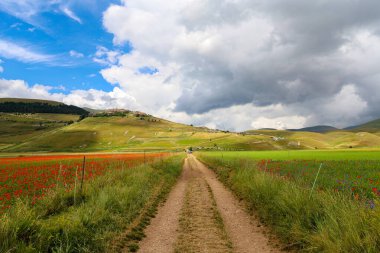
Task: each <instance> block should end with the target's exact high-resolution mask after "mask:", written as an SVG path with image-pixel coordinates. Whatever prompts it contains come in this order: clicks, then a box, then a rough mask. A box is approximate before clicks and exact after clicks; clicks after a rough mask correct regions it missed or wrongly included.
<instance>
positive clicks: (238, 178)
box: [199, 153, 380, 252]
mask: <svg viewBox="0 0 380 253" xmlns="http://www.w3.org/2000/svg"><path fill="white" fill-rule="evenodd" d="M199 157H200V159H201V160H202V161H203V162H205V163H206V164H207V165H209V166H210V167H212V168H213V169H214V170H215V171H216V173H217V174H218V175H219V176H220V178H221V180H222V181H223V182H224V183H225V184H226V185H228V186H229V187H230V188H231V189H232V190H233V191H234V192H235V193H236V194H237V195H238V196H239V197H240V198H242V199H244V200H245V201H246V203H247V205H248V207H249V208H250V209H251V210H255V212H256V213H257V214H258V216H259V217H260V219H261V220H262V222H264V223H265V224H267V225H269V226H270V227H271V228H272V229H273V231H274V232H275V233H276V234H277V235H278V236H279V237H280V238H281V239H282V240H283V241H284V242H285V243H286V244H287V245H288V248H295V249H297V250H301V251H305V252H380V203H379V201H378V200H375V204H376V205H377V207H375V208H373V209H371V208H369V207H367V206H365V205H363V204H361V203H360V202H358V201H355V200H353V199H352V197H351V196H349V195H347V194H345V193H339V192H338V193H336V192H333V191H330V190H328V189H326V190H324V191H316V192H314V193H313V195H311V197H310V189H306V188H305V187H301V186H300V185H298V184H297V183H296V182H294V181H288V180H284V179H282V178H280V177H277V176H272V175H270V174H268V173H265V172H263V171H260V170H258V169H256V168H255V167H253V166H252V164H251V166H250V163H246V164H244V163H242V162H241V161H240V160H238V159H232V158H229V159H226V158H224V159H222V158H221V157H211V156H208V155H207V153H204V154H201V155H199Z"/></svg>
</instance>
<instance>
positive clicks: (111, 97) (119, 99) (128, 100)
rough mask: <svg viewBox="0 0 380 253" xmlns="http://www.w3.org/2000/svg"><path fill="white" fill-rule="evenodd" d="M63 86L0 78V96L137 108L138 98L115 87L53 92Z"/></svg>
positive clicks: (102, 107) (100, 106)
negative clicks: (33, 83)
mask: <svg viewBox="0 0 380 253" xmlns="http://www.w3.org/2000/svg"><path fill="white" fill-rule="evenodd" d="M57 88H58V89H59V88H61V87H52V86H49V85H41V84H35V85H29V84H28V83H26V82H25V81H23V80H6V79H0V97H14V98H36V99H47V100H55V101H60V102H63V103H66V104H72V105H77V106H81V107H89V108H94V109H104V108H131V109H135V110H136V109H137V104H136V100H135V99H134V98H133V97H131V96H129V95H128V94H126V93H125V92H124V91H123V90H121V89H120V88H118V87H115V88H114V89H113V90H112V91H111V92H104V91H101V90H95V89H90V90H73V91H70V93H69V94H64V93H57V92H53V90H57Z"/></svg>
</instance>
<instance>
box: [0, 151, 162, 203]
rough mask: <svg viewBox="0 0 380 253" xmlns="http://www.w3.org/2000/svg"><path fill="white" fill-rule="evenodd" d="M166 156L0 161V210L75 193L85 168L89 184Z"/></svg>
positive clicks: (156, 154)
mask: <svg viewBox="0 0 380 253" xmlns="http://www.w3.org/2000/svg"><path fill="white" fill-rule="evenodd" d="M167 155H168V154H167V153H147V154H143V153H138V154H86V155H46V156H28V157H12V158H0V208H1V209H2V210H4V209H7V208H9V207H10V206H11V205H12V203H14V201H15V200H16V199H18V198H28V199H29V200H31V201H32V203H35V202H36V201H38V200H39V199H41V198H43V197H44V196H45V194H46V193H47V192H48V191H52V190H54V189H55V188H57V187H64V189H65V190H66V191H72V190H73V189H74V187H76V186H78V185H79V184H80V182H81V181H82V170H83V168H84V177H83V181H84V182H87V181H89V180H91V179H93V178H95V177H98V176H101V175H104V174H105V173H107V171H108V170H110V169H112V170H115V169H128V168H131V167H134V166H136V165H139V164H142V163H150V162H152V161H154V160H156V159H160V158H163V157H165V156H167ZM84 157H85V158H86V159H85V161H84Z"/></svg>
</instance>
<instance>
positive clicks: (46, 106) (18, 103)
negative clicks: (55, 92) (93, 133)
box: [0, 98, 89, 115]
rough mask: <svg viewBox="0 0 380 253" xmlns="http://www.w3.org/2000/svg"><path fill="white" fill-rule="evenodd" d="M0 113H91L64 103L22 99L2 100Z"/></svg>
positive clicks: (0, 99) (0, 101)
mask: <svg viewBox="0 0 380 253" xmlns="http://www.w3.org/2000/svg"><path fill="white" fill-rule="evenodd" d="M0 112H5V113H54V114H74V115H88V114H89V112H88V111H86V110H84V109H82V108H79V107H77V106H73V105H66V104H63V103H59V102H55V101H48V100H37V99H20V98H0Z"/></svg>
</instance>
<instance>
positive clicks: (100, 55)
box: [92, 46, 122, 65]
mask: <svg viewBox="0 0 380 253" xmlns="http://www.w3.org/2000/svg"><path fill="white" fill-rule="evenodd" d="M121 55H122V53H121V52H120V51H118V50H115V51H112V50H109V49H107V48H106V47H103V46H97V47H96V53H95V55H94V57H93V58H92V60H93V61H94V62H96V63H99V64H101V65H113V64H117V62H118V61H119V57H120V56H121Z"/></svg>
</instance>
